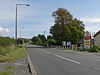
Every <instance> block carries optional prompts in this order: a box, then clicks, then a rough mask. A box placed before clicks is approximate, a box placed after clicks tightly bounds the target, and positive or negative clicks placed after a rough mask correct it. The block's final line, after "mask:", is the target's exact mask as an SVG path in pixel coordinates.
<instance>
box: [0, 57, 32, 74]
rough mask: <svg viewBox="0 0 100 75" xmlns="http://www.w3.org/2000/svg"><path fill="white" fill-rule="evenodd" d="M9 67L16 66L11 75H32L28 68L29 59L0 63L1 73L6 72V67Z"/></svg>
mask: <svg viewBox="0 0 100 75" xmlns="http://www.w3.org/2000/svg"><path fill="white" fill-rule="evenodd" d="M9 65H13V66H15V68H14V69H12V72H13V73H12V74H11V75H31V73H30V72H29V68H28V61H27V57H24V58H21V59H19V60H17V61H14V62H4V63H0V71H1V72H2V71H5V67H6V66H9Z"/></svg>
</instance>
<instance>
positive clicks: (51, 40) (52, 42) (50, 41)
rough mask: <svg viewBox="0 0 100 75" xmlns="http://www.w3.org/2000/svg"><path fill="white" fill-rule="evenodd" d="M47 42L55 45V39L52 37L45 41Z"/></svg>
mask: <svg viewBox="0 0 100 75" xmlns="http://www.w3.org/2000/svg"><path fill="white" fill-rule="evenodd" d="M47 43H48V44H49V45H56V41H55V40H54V39H49V40H48V41H47Z"/></svg>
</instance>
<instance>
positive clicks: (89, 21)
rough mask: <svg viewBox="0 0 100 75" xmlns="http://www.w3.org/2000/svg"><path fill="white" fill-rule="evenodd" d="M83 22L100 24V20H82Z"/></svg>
mask: <svg viewBox="0 0 100 75" xmlns="http://www.w3.org/2000/svg"><path fill="white" fill-rule="evenodd" d="M81 20H82V21H83V22H88V23H100V18H81Z"/></svg>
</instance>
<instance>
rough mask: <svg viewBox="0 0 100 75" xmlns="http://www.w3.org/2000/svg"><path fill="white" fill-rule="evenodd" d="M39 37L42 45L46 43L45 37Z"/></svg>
mask: <svg viewBox="0 0 100 75" xmlns="http://www.w3.org/2000/svg"><path fill="white" fill-rule="evenodd" d="M38 37H39V38H40V39H41V41H42V43H45V42H46V38H45V36H44V35H40V34H39V35H38Z"/></svg>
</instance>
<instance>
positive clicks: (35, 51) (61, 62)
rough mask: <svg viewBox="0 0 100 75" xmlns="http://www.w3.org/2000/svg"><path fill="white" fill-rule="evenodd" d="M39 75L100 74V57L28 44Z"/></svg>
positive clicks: (28, 50)
mask: <svg viewBox="0 0 100 75" xmlns="http://www.w3.org/2000/svg"><path fill="white" fill-rule="evenodd" d="M27 52H28V54H29V57H30V59H31V61H32V64H33V65H34V67H35V70H36V72H37V75H100V58H99V55H98V56H94V55H93V54H91V53H90V54H89V53H85V52H84V53H82V52H73V51H72V52H70V51H65V50H60V49H56V48H44V47H40V46H35V45H27Z"/></svg>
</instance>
